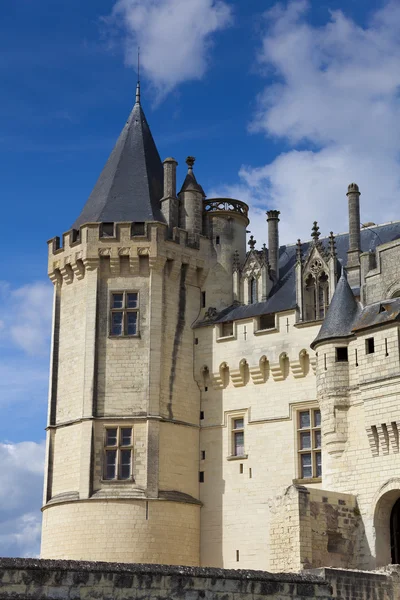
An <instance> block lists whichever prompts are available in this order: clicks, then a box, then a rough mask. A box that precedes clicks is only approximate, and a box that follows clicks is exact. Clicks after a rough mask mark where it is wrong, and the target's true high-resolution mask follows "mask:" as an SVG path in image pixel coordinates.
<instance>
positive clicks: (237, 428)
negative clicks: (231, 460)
mask: <svg viewBox="0 0 400 600" xmlns="http://www.w3.org/2000/svg"><path fill="white" fill-rule="evenodd" d="M232 454H233V456H244V419H243V417H240V418H237V419H233V421H232Z"/></svg>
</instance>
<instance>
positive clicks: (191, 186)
mask: <svg viewBox="0 0 400 600" xmlns="http://www.w3.org/2000/svg"><path fill="white" fill-rule="evenodd" d="M195 160H196V159H195V158H194V156H188V157H187V159H186V164H187V166H188V172H187V175H186V177H185V181H184V182H183V184H182V187H181V191H180V192H179V193H180V194H181V193H182V192H186V191H195V192H200V194H202V196H204V197H205V193H204V190H203V188H202V187H201V185H200V184H199V183H197V179H196V176H195V174H194V173H193V165H194V163H195Z"/></svg>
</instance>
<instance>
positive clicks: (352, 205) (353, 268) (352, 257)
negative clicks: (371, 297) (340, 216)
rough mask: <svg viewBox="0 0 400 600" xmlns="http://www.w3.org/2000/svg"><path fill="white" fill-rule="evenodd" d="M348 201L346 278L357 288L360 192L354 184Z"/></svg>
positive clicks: (349, 191) (348, 192) (358, 282)
mask: <svg viewBox="0 0 400 600" xmlns="http://www.w3.org/2000/svg"><path fill="white" fill-rule="evenodd" d="M347 197H348V199H349V249H348V252H347V278H348V281H349V285H350V287H359V286H360V283H361V279H360V252H361V233H360V190H359V189H358V185H357V184H356V183H351V184H350V185H349V187H348V191H347Z"/></svg>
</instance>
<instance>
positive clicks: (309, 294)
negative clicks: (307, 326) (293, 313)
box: [304, 274, 316, 321]
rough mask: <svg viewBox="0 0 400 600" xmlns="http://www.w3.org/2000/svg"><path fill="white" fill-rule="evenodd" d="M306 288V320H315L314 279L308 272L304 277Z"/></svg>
mask: <svg viewBox="0 0 400 600" xmlns="http://www.w3.org/2000/svg"><path fill="white" fill-rule="evenodd" d="M305 287H306V289H305V295H304V300H305V302H304V303H305V313H306V321H314V320H315V317H316V315H315V307H316V297H315V289H316V287H315V279H314V277H313V276H312V275H311V274H310V275H309V276H308V277H307V279H306V286H305Z"/></svg>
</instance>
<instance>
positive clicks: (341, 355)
mask: <svg viewBox="0 0 400 600" xmlns="http://www.w3.org/2000/svg"><path fill="white" fill-rule="evenodd" d="M348 360H349V355H348V351H347V348H343V347H338V348H336V362H348Z"/></svg>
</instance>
